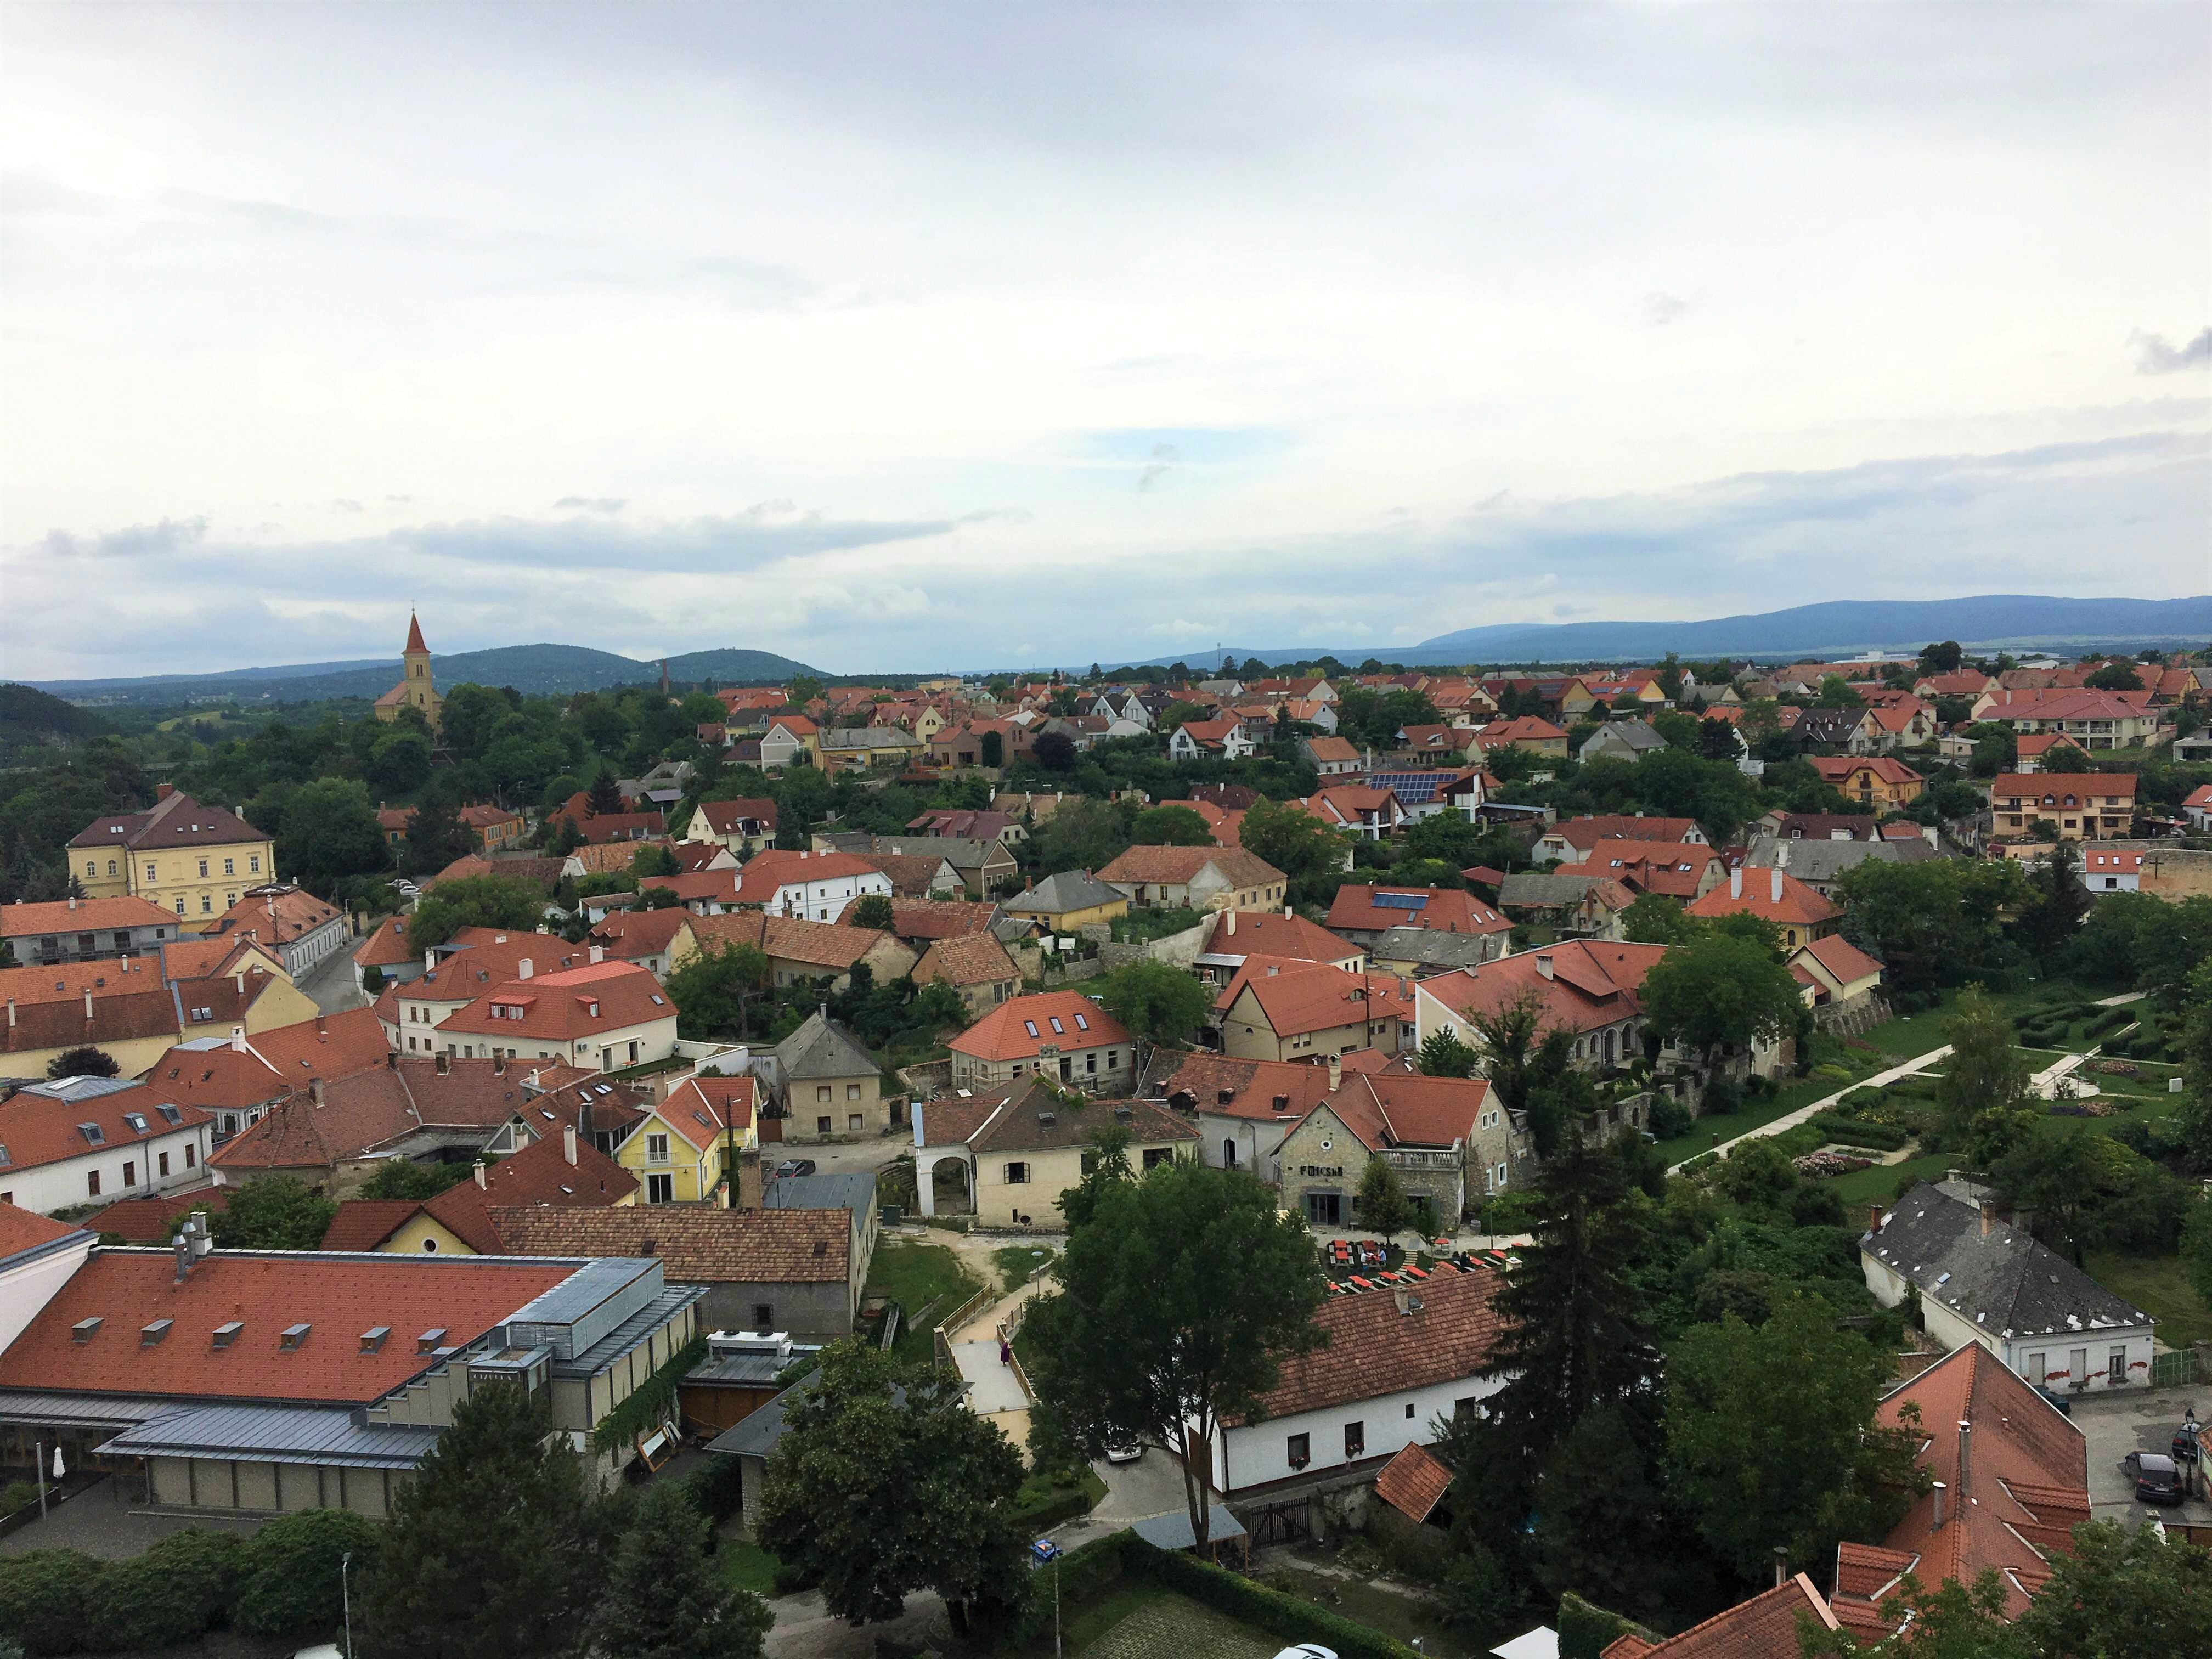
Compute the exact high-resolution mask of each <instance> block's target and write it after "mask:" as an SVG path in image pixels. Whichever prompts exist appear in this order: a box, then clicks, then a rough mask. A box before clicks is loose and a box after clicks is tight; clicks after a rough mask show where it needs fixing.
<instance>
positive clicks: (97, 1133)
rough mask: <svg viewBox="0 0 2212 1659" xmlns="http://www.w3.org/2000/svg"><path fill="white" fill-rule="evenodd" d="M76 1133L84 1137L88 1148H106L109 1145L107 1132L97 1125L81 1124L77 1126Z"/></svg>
mask: <svg viewBox="0 0 2212 1659" xmlns="http://www.w3.org/2000/svg"><path fill="white" fill-rule="evenodd" d="M76 1132H77V1133H79V1134H81V1135H82V1136H83V1137H84V1139H85V1142H86V1144H87V1145H88V1146H106V1144H107V1131H106V1130H105V1129H103V1128H101V1127H100V1125H98V1124H97V1123H80V1124H78V1125H77V1126H76Z"/></svg>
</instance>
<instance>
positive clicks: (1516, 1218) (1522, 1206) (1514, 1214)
mask: <svg viewBox="0 0 2212 1659" xmlns="http://www.w3.org/2000/svg"><path fill="white" fill-rule="evenodd" d="M1534 1225H1536V1206H1535V1204H1534V1200H1531V1199H1530V1198H1529V1196H1528V1194H1526V1193H1498V1194H1495V1195H1494V1196H1492V1197H1491V1198H1489V1199H1487V1200H1485V1201H1484V1203H1483V1206H1482V1231H1485V1232H1486V1233H1491V1234H1496V1235H1503V1234H1508V1233H1525V1232H1527V1231H1528V1230H1529V1229H1530V1228H1531V1227H1533V1226H1534Z"/></svg>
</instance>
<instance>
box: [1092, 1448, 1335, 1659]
mask: <svg viewBox="0 0 2212 1659" xmlns="http://www.w3.org/2000/svg"><path fill="white" fill-rule="evenodd" d="M1143 1455H1145V1447H1144V1443H1143V1442H1142V1441H1139V1440H1124V1441H1121V1442H1120V1443H1118V1444H1115V1445H1110V1446H1109V1447H1107V1448H1106V1461H1107V1462H1109V1463H1133V1462H1136V1461H1137V1460H1138V1459H1139V1458H1140V1457H1142V1456H1143ZM1331 1659H1334V1655H1332V1656H1331Z"/></svg>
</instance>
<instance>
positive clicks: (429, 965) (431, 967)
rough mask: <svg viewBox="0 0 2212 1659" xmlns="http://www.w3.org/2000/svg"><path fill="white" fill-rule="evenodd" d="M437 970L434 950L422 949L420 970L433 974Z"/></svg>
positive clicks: (436, 954)
mask: <svg viewBox="0 0 2212 1659" xmlns="http://www.w3.org/2000/svg"><path fill="white" fill-rule="evenodd" d="M395 925H396V924H395ZM437 970H438V953H437V952H436V951H423V952H422V971H423V972H424V973H426V974H434V973H435V972H437Z"/></svg>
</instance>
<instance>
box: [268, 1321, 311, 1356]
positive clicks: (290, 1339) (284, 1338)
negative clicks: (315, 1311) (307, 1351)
mask: <svg viewBox="0 0 2212 1659" xmlns="http://www.w3.org/2000/svg"><path fill="white" fill-rule="evenodd" d="M313 1328H314V1327H313V1326H312V1325H310V1324H309V1323H308V1322H307V1321H305V1320H301V1322H299V1323H298V1324H296V1325H287V1326H286V1327H285V1328H283V1330H281V1331H279V1332H277V1333H276V1346H278V1347H280V1348H287V1349H289V1348H297V1347H301V1346H303V1345H305V1343H306V1342H307V1333H308V1332H309V1331H311V1330H313Z"/></svg>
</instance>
